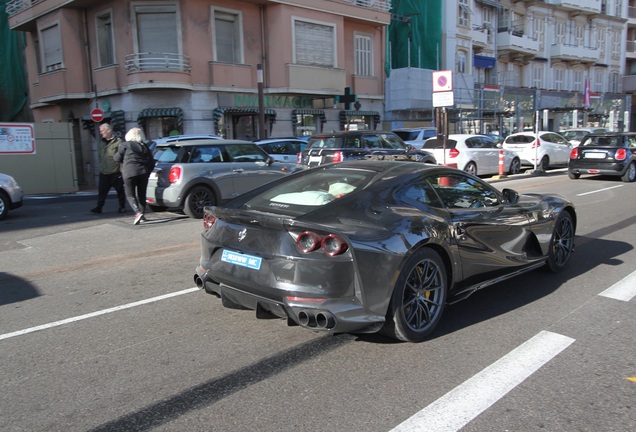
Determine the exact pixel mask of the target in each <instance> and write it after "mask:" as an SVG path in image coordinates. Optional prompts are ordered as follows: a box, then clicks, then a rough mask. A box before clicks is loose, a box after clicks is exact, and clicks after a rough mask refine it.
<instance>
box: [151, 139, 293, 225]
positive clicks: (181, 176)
mask: <svg viewBox="0 0 636 432" xmlns="http://www.w3.org/2000/svg"><path fill="white" fill-rule="evenodd" d="M154 157H155V160H156V161H157V162H156V165H155V169H154V170H153V172H152V173H151V174H150V177H149V179H148V190H147V202H148V206H149V207H150V209H151V210H153V211H162V210H166V209H174V210H181V211H183V212H184V213H185V214H187V215H188V216H190V217H192V218H197V219H200V218H202V217H203V208H204V207H205V206H209V205H216V204H220V203H222V202H224V201H227V200H229V199H231V198H234V197H236V196H238V195H241V194H242V193H245V192H247V191H250V190H252V189H255V188H257V187H258V186H261V185H263V184H265V183H269V182H270V181H273V180H276V179H278V178H280V177H282V176H284V175H286V174H289V173H291V172H295V171H297V170H300V169H303V167H302V166H300V165H298V164H296V163H283V162H276V161H275V160H274V159H273V158H272V157H271V156H269V155H268V154H267V153H265V151H264V150H262V149H261V148H260V147H258V146H257V145H256V144H254V143H252V142H249V141H238V140H217V139H200V140H186V141H169V142H158V143H157V147H156V149H155V152H154Z"/></svg>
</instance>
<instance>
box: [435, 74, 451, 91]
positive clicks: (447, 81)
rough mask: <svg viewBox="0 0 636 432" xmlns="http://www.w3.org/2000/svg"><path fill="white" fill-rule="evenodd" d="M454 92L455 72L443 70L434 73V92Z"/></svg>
mask: <svg viewBox="0 0 636 432" xmlns="http://www.w3.org/2000/svg"><path fill="white" fill-rule="evenodd" d="M452 90H453V71H451V70H443V71H434V72H433V92H446V91H452Z"/></svg>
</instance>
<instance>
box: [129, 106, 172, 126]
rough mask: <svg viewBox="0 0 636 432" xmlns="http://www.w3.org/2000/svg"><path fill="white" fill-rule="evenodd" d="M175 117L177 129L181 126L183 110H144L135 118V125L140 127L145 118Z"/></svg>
mask: <svg viewBox="0 0 636 432" xmlns="http://www.w3.org/2000/svg"><path fill="white" fill-rule="evenodd" d="M157 117H176V118H177V129H179V130H181V127H182V126H183V110H182V109H181V108H146V109H143V110H141V112H140V113H139V115H138V116H137V123H138V124H139V125H140V126H141V125H142V124H143V123H144V122H145V121H146V119H147V118H157Z"/></svg>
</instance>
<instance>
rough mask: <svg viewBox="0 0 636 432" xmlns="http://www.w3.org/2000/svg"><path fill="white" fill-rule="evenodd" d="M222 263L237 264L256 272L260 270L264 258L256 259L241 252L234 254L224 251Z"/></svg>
mask: <svg viewBox="0 0 636 432" xmlns="http://www.w3.org/2000/svg"><path fill="white" fill-rule="evenodd" d="M221 261H223V262H226V263H230V264H236V265H238V266H241V267H247V268H250V269H254V270H260V268H261V263H262V262H263V258H260V257H255V256H252V255H246V254H242V253H239V252H232V251H228V250H224V251H223V255H221Z"/></svg>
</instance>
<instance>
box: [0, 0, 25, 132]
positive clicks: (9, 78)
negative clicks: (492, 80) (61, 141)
mask: <svg viewBox="0 0 636 432" xmlns="http://www.w3.org/2000/svg"><path fill="white" fill-rule="evenodd" d="M7 2H8V0H0V64H1V65H2V68H0V121H6V122H9V121H13V120H15V118H16V116H17V115H18V114H19V113H20V111H22V109H23V108H24V106H25V105H26V103H27V100H28V88H27V81H26V72H25V69H24V59H23V52H24V50H23V48H24V43H25V40H24V34H23V33H21V32H17V31H14V30H11V29H10V28H9V17H8V16H7V14H6V12H5V9H6V6H7Z"/></svg>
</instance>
